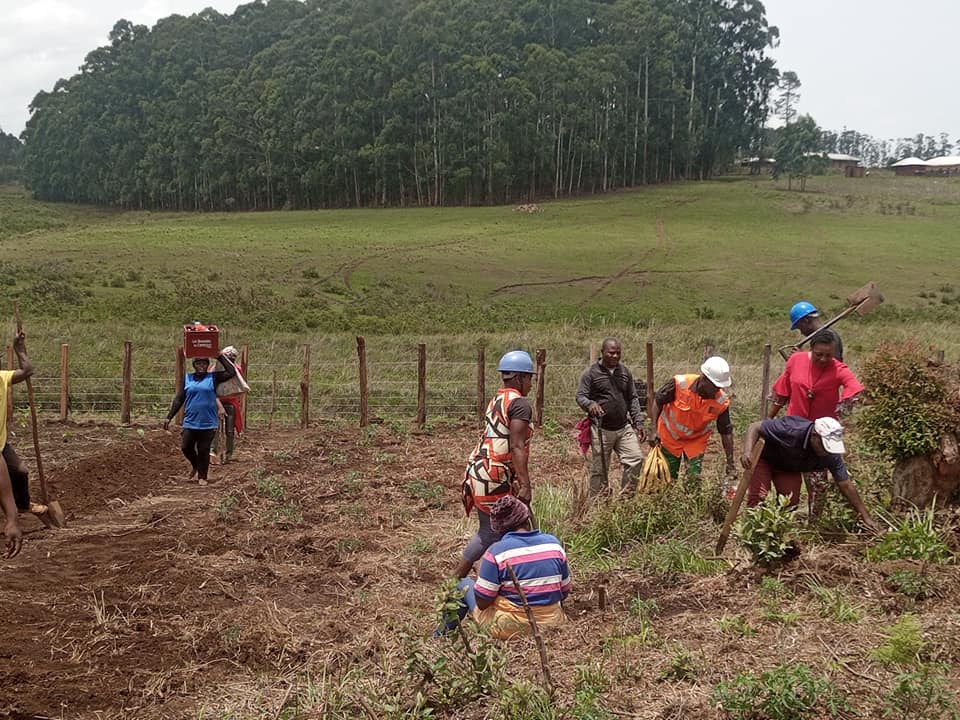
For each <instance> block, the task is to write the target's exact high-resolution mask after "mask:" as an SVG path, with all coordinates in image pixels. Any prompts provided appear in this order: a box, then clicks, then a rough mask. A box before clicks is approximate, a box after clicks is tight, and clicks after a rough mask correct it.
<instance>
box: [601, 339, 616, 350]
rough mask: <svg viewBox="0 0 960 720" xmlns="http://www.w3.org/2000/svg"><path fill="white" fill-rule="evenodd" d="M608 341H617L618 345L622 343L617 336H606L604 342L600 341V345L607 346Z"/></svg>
mask: <svg viewBox="0 0 960 720" xmlns="http://www.w3.org/2000/svg"><path fill="white" fill-rule="evenodd" d="M607 343H616V344H617V345H620V341H619V340H617V339H616V338H615V337H605V338H604V339H603V342H602V343H600V347H601V348H605V347H606V346H607Z"/></svg>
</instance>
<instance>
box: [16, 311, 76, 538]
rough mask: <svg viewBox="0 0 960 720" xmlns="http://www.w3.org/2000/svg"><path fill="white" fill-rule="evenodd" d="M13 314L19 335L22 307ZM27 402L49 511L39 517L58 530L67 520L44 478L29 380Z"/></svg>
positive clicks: (42, 487)
mask: <svg viewBox="0 0 960 720" xmlns="http://www.w3.org/2000/svg"><path fill="white" fill-rule="evenodd" d="M13 314H14V317H15V318H16V321H17V335H19V334H20V333H21V332H23V324H22V323H21V322H20V306H19V305H18V304H17V303H14V304H13ZM27 401H28V402H29V404H30V424H31V428H32V429H33V452H34V455H36V458H37V477H38V478H39V480H40V502H42V503H43V504H44V505H46V506H47V508H48V511H47V512H46V513H45V516H39V517H40V519H41V520H42V521H43V523H44V525H47V526H48V527H50V526H53V527H57V528H62V527H66V525H67V518H66V516H65V515H64V513H63V508H62V507H60V501H59V500H51V499H50V495H49V493H48V492H47V481H46V479H45V478H44V476H43V462H42V461H41V460H40V436H39V428H38V427H37V404H36V402H35V401H34V399H33V383H32V382H31V381H30V378H27Z"/></svg>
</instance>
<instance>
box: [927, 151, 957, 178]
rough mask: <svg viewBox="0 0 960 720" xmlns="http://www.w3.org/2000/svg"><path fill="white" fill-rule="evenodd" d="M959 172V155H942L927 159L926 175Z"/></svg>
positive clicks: (954, 173)
mask: <svg viewBox="0 0 960 720" xmlns="http://www.w3.org/2000/svg"><path fill="white" fill-rule="evenodd" d="M957 174H960V155H942V156H941V157H935V158H930V159H929V160H927V175H957Z"/></svg>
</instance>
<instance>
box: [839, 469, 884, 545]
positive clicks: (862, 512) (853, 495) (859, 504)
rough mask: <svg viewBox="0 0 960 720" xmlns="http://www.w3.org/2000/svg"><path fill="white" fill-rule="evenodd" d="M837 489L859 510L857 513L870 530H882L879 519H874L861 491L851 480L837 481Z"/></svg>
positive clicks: (876, 531) (875, 531) (877, 531)
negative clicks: (864, 502) (858, 490)
mask: <svg viewBox="0 0 960 720" xmlns="http://www.w3.org/2000/svg"><path fill="white" fill-rule="evenodd" d="M837 489H839V490H840V492H841V493H842V494H843V496H844V497H845V498H846V499H847V502H848V503H850V504H851V505H852V506H853V509H854V510H856V511H857V514H858V515H859V516H860V520H861V522H863V524H864V525H866V526H867V528H868V529H869V530H871V531H872V532H874V533H878V534H879V532H880V526H879V525H878V524H877V521H876V520H874V519H873V516H872V515H870V511H869V510H867V506H866V505H864V504H863V500H862V499H861V498H860V493H858V492H857V488H856V487H855V486H854V484H853V483H852V482H851V481H850V480H841V481H839V482H837Z"/></svg>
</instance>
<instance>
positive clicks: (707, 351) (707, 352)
mask: <svg viewBox="0 0 960 720" xmlns="http://www.w3.org/2000/svg"><path fill="white" fill-rule="evenodd" d="M711 357H713V345H704V346H703V359H704V360H706V359H707V358H711Z"/></svg>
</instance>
